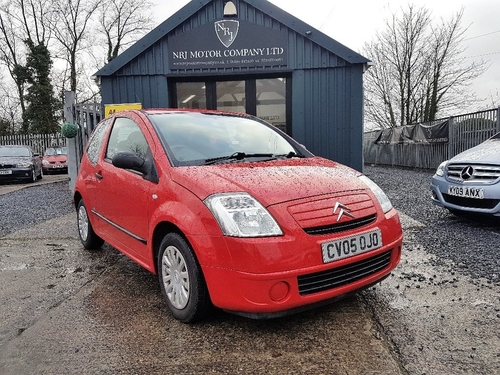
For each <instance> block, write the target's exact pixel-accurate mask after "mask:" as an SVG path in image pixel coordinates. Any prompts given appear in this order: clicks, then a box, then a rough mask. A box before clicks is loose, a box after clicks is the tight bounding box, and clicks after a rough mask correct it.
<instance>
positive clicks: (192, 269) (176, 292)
mask: <svg viewBox="0 0 500 375" xmlns="http://www.w3.org/2000/svg"><path fill="white" fill-rule="evenodd" d="M158 278H159V281H160V287H161V291H162V294H163V296H164V297H165V299H166V301H167V306H168V308H169V310H170V311H171V313H172V315H173V316H174V318H176V319H178V320H180V321H181V322H184V323H193V322H195V321H197V320H201V319H203V318H204V317H205V316H206V315H207V314H208V312H209V310H210V308H211V301H210V296H209V294H208V289H207V286H206V283H205V278H204V277H203V273H202V271H201V267H200V265H199V264H198V261H197V259H196V257H195V255H194V253H193V250H192V249H191V247H190V246H189V244H188V243H187V242H186V240H185V239H184V238H183V237H182V236H180V235H179V234H177V233H169V234H167V235H166V236H165V237H164V238H163V240H162V242H161V244H160V249H159V254H158Z"/></svg>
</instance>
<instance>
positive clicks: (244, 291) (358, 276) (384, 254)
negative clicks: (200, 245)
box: [190, 211, 403, 318]
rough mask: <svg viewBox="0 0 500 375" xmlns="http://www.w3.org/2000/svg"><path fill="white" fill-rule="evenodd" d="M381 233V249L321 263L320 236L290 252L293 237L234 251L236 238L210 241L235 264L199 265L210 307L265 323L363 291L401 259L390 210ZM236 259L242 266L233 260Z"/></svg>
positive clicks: (397, 231)
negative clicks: (258, 319)
mask: <svg viewBox="0 0 500 375" xmlns="http://www.w3.org/2000/svg"><path fill="white" fill-rule="evenodd" d="M379 224H380V223H379ZM380 229H381V230H382V236H383V238H384V243H383V246H382V247H381V248H378V249H376V250H372V251H369V252H365V253H361V254H358V255H354V256H351V257H348V258H344V259H340V260H337V261H333V262H330V263H323V260H322V258H321V242H324V241H325V240H326V238H324V237H322V238H316V236H309V238H310V246H305V247H304V248H302V247H301V249H296V248H293V245H295V246H296V244H297V243H296V242H295V241H296V240H297V239H296V238H295V239H292V240H287V239H283V241H281V242H279V241H278V240H277V241H276V242H275V243H271V244H269V243H264V242H262V243H259V241H260V240H259V239H255V241H254V243H253V244H252V245H250V246H249V245H246V246H236V244H237V241H238V240H237V239H229V240H228V241H227V242H226V245H223V241H224V239H220V240H219V241H221V242H220V243H219V244H218V245H217V244H215V243H213V242H212V241H209V242H212V244H211V245H210V247H212V248H213V246H216V247H215V248H217V246H219V249H221V248H224V247H226V246H227V248H228V255H229V256H228V258H231V259H232V260H233V261H232V262H231V263H232V264H233V265H234V264H236V265H237V266H236V267H229V266H227V267H224V266H220V265H215V264H214V263H212V264H211V265H207V264H203V263H202V264H201V266H202V269H203V274H204V276H205V279H206V282H207V286H208V289H209V292H210V297H211V299H212V302H213V304H214V305H215V306H217V307H219V308H221V309H223V310H226V311H230V312H233V313H237V314H239V315H244V316H248V317H252V318H261V317H262V318H269V317H277V316H282V315H287V314H289V313H293V312H297V311H301V310H304V309H308V308H311V307H315V306H317V305H321V304H325V303H329V302H331V301H335V300H337V299H339V298H342V297H344V296H345V295H347V294H349V293H352V292H355V291H358V290H361V289H364V288H367V287H369V286H371V285H373V284H375V283H377V282H379V281H381V280H382V279H384V278H385V277H387V276H388V275H389V274H390V273H391V271H392V270H393V269H394V268H395V267H396V266H397V264H398V263H399V261H400V258H401V249H402V242H403V233H402V231H401V225H400V222H399V216H398V215H397V213H396V212H395V211H393V212H392V214H390V215H389V217H388V219H387V220H384V223H383V225H381V228H380ZM285 237H286V236H285ZM311 237H313V238H311ZM320 237H321V236H320ZM192 240H194V241H195V242H196V239H190V241H192ZM212 240H214V239H212ZM226 240H227V239H226ZM294 240H295V241H294ZM215 241H217V240H215ZM267 242H269V240H267ZM302 243H303V242H302ZM206 244H207V243H205V245H206ZM241 254H244V256H243V257H242V259H246V266H245V263H243V262H240V263H238V261H237V260H235V259H236V258H237V257H239V256H240V255H241ZM290 254H294V256H290ZM259 271H260V272H259Z"/></svg>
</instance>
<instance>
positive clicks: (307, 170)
mask: <svg viewBox="0 0 500 375" xmlns="http://www.w3.org/2000/svg"><path fill="white" fill-rule="evenodd" d="M358 175H360V173H359V172H357V171H355V170H353V169H350V168H348V167H346V166H344V165H342V164H338V163H335V162H332V161H329V160H326V159H322V158H318V157H315V158H306V159H290V160H278V161H270V162H261V163H237V164H221V165H211V166H198V167H180V168H176V173H175V174H174V175H173V176H172V177H173V179H174V181H175V182H177V183H179V184H180V185H182V186H184V187H185V188H187V189H188V190H190V191H192V192H193V193H194V194H196V195H197V196H198V197H199V198H200V199H202V200H203V199H205V198H206V197H208V196H209V195H212V194H216V193H228V192H247V193H249V194H251V195H252V196H254V197H255V198H256V199H258V200H259V201H260V202H261V203H262V204H263V205H264V206H269V205H273V204H277V203H281V202H284V201H291V200H295V199H300V198H305V197H312V196H320V195H323V194H331V193H338V192H345V191H353V190H361V189H366V186H365V185H364V184H363V183H362V182H361V181H360V180H359V179H358V178H357V176H358Z"/></svg>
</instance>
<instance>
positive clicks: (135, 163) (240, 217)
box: [74, 109, 403, 322]
mask: <svg viewBox="0 0 500 375" xmlns="http://www.w3.org/2000/svg"><path fill="white" fill-rule="evenodd" d="M74 203H75V207H76V211H77V221H78V231H79V235H80V238H81V241H82V243H83V246H84V247H85V248H86V249H95V248H98V247H100V246H101V245H102V244H103V242H104V241H106V242H107V243H109V244H110V245H111V246H113V247H114V248H116V249H117V250H119V251H121V252H122V253H124V254H125V255H127V256H128V257H130V258H131V259H133V260H134V261H135V262H137V263H139V264H140V265H141V266H143V267H144V268H146V269H148V270H149V271H151V272H153V273H155V274H158V278H159V282H160V286H161V290H162V293H163V295H164V297H165V299H166V303H167V305H168V307H169V309H170V311H171V313H172V314H173V316H174V317H175V318H177V319H179V320H180V321H183V322H194V321H196V320H199V319H202V318H203V317H205V316H206V315H207V313H208V312H209V311H210V308H211V307H212V306H215V307H217V308H220V309H223V310H226V311H229V312H233V313H236V314H240V315H244V316H247V317H252V318H270V317H276V316H281V315H285V314H289V313H292V312H298V311H300V310H303V309H306V308H311V307H314V306H317V305H320V304H324V303H327V302H332V301H334V300H336V299H338V298H340V297H342V296H345V295H346V294H348V293H351V292H354V291H357V290H360V289H362V288H366V287H368V286H370V285H372V284H374V283H377V282H379V281H380V280H382V279H383V278H385V277H386V276H388V275H389V274H390V272H391V271H392V270H393V269H394V268H395V267H396V265H397V264H398V262H399V260H400V256H401V247H402V240H403V233H402V229H401V224H400V221H399V216H398V213H397V212H396V210H395V209H394V208H393V207H392V205H391V203H390V201H389V199H388V198H387V196H386V195H385V194H384V192H383V191H382V190H381V189H380V188H379V187H378V186H377V185H376V184H375V183H373V182H372V181H371V180H370V179H368V178H367V177H366V176H364V175H362V174H361V173H359V172H357V171H355V170H353V169H351V168H348V167H346V166H344V165H341V164H339V163H336V162H334V161H331V160H326V159H324V158H320V157H317V156H314V155H313V154H311V153H310V152H309V151H308V150H306V149H305V148H304V147H303V146H301V145H300V144H299V143H297V142H296V141H294V140H293V139H292V138H290V137H289V136H288V135H286V134H284V133H283V132H281V131H279V130H278V129H276V128H275V127H273V126H272V125H269V124H267V123H265V122H264V121H262V120H260V119H258V118H255V117H252V116H249V115H243V114H234V113H223V112H215V111H188V110H166V109H165V110H159V109H156V110H139V111H124V112H119V113H116V114H114V115H113V116H110V117H108V118H106V119H104V120H103V121H101V122H100V123H99V124H98V125H97V127H96V128H95V130H94V132H93V134H92V136H91V138H90V140H89V142H88V144H87V146H86V151H85V155H84V156H83V158H82V161H81V165H80V170H79V174H78V178H77V181H76V183H75V190H74Z"/></svg>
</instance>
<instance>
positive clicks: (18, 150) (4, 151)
mask: <svg viewBox="0 0 500 375" xmlns="http://www.w3.org/2000/svg"><path fill="white" fill-rule="evenodd" d="M0 156H19V157H30V156H31V153H30V151H29V150H28V149H27V148H26V147H0Z"/></svg>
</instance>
